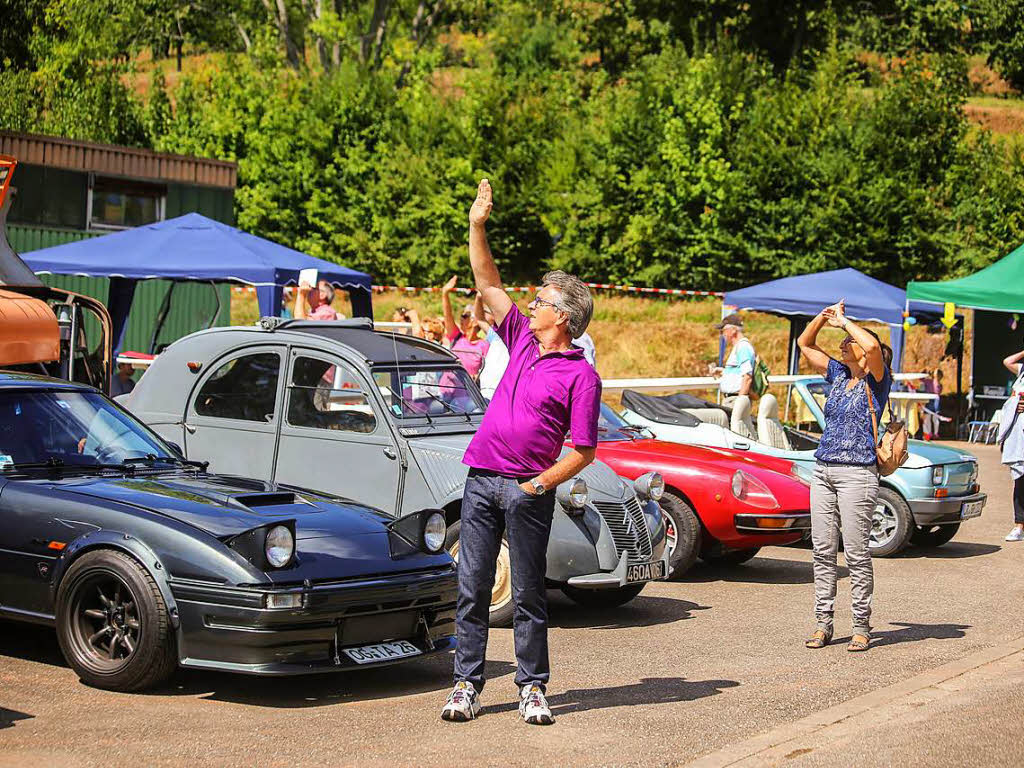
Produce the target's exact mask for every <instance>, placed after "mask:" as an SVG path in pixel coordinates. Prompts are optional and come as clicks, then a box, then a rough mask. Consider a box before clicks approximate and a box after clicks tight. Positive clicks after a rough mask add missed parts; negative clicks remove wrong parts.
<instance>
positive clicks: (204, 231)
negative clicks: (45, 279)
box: [22, 213, 373, 347]
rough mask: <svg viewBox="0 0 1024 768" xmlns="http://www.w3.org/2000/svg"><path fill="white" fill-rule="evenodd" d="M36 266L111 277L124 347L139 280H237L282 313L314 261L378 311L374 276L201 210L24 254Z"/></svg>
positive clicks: (111, 302)
mask: <svg viewBox="0 0 1024 768" xmlns="http://www.w3.org/2000/svg"><path fill="white" fill-rule="evenodd" d="M22 259H24V261H25V262H26V263H27V264H28V265H29V267H31V268H32V270H33V271H34V272H35V273H36V274H52V275H81V276H85V277H107V278H110V295H109V298H108V301H107V305H108V307H107V308H108V309H109V310H110V315H111V318H112V320H113V324H114V328H113V337H114V346H115V347H119V346H120V344H121V339H122V338H123V336H124V329H125V326H126V325H127V322H128V312H129V310H130V308H131V304H132V298H133V297H134V295H135V285H136V283H137V282H138V281H139V280H149V279H153V278H156V279H162V280H201V281H207V282H237V283H246V284H248V285H253V286H255V287H256V297H257V300H258V301H259V306H260V314H261V315H264V316H274V317H276V316H277V315H279V314H280V313H281V288H282V287H283V286H284V285H286V284H288V283H294V282H297V281H298V278H299V271H300V270H303V269H316V270H317V271H318V273H319V278H320V279H321V280H327V281H329V282H330V283H331V284H332V285H334V286H336V287H338V288H343V289H345V290H347V291H348V292H349V296H350V298H351V301H352V313H353V314H354V315H356V316H357V317H370V318H372V317H373V310H372V305H371V293H372V292H371V278H370V276H369V275H367V274H364V273H362V272H357V271H355V270H354V269H348V268H346V267H342V266H340V265H338V264H334V263H332V262H329V261H324V260H322V259H317V258H314V257H312V256H307V255H306V254H304V253H300V252H299V251H296V250H293V249H291V248H286V247H285V246H283V245H278V244H277V243H274V242H271V241H270V240H264V239H263V238H261V237H256V235H251V234H249V233H247V232H243V231H241V230H240V229H236V228H235V227H230V226H228V225H227V224H221V223H220V222H217V221H213V220H212V219H208V218H206V217H205V216H201V215H200V214H198V213H187V214H185V215H184V216H179V217H178V218H176V219H169V220H167V221H161V222H158V223H156V224H149V225H146V226H142V227H136V228H135V229H127V230H124V231H123V232H115V233H114V234H110V235H105V236H104V237H96V238H91V239H88V240H79V241H77V242H73V243H66V244H64V245H58V246H54V247H53V248H43V249H42V250H38V251H32V252H31V253H25V254H22Z"/></svg>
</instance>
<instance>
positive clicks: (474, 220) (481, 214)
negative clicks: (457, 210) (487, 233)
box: [469, 179, 494, 226]
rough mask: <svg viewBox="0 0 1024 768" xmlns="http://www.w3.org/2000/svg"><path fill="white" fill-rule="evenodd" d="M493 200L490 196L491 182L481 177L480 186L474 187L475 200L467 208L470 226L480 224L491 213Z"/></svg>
mask: <svg viewBox="0 0 1024 768" xmlns="http://www.w3.org/2000/svg"><path fill="white" fill-rule="evenodd" d="M493 205H494V202H493V200H492V197H491V183H490V182H489V181H487V179H481V181H480V186H478V187H477V189H476V200H474V201H473V205H472V207H471V208H470V209H469V223H470V225H472V226H482V225H483V223H484V222H485V221H487V217H488V216H490V215H491V207H492V206H493Z"/></svg>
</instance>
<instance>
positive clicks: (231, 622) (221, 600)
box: [171, 566, 457, 675]
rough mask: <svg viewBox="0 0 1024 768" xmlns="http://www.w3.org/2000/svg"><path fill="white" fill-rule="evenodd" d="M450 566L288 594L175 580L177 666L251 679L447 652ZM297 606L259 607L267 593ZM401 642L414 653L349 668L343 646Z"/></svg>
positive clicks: (450, 641)
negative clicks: (292, 597) (294, 597)
mask: <svg viewBox="0 0 1024 768" xmlns="http://www.w3.org/2000/svg"><path fill="white" fill-rule="evenodd" d="M456 591H457V581H456V575H455V568H454V566H453V567H449V568H443V569H432V570H429V571H423V572H417V573H406V574H398V575H393V576H385V577H378V578H370V579H358V580H352V581H345V582H333V583H325V584H311V585H309V586H308V587H296V588H293V589H264V588H258V587H225V586H220V585H213V584H206V583H199V582H189V581H183V580H176V581H172V582H171V593H172V594H173V595H174V599H175V602H176V603H177V609H178V615H179V617H180V629H179V646H178V654H179V663H180V664H181V666H183V667H198V668H203V669H217V670H224V671H229V672H241V673H245V674H253V675H299V674H308V673H312V672H336V671H347V670H352V669H364V668H368V667H374V666H384V665H387V664H394V663H398V662H399V661H412V660H414V659H417V658H421V657H422V656H424V655H429V654H434V653H441V652H444V651H448V650H451V649H452V648H454V647H455V638H454V634H455V599H456ZM282 593H283V594H296V593H298V594H301V595H302V607H301V608H295V609H267V608H265V607H263V606H264V602H265V599H266V595H267V594H282ZM397 640H406V641H408V642H410V643H412V644H413V645H415V646H416V648H417V649H418V650H419V651H420V654H419V655H416V656H408V657H404V658H400V659H390V660H385V661H376V662H372V663H369V664H357V663H356V662H355V661H353V660H352V659H350V658H349V657H348V656H347V655H346V654H345V653H344V649H345V648H350V647H360V646H365V645H372V644H376V643H382V642H388V641H397Z"/></svg>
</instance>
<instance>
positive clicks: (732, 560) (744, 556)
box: [701, 547, 761, 565]
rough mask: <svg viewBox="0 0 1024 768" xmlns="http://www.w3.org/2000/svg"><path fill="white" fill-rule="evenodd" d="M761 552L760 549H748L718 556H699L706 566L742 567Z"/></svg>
mask: <svg viewBox="0 0 1024 768" xmlns="http://www.w3.org/2000/svg"><path fill="white" fill-rule="evenodd" d="M760 551H761V548H760V547H750V548H749V549H734V550H732V551H730V552H723V553H722V554H719V555H713V554H710V553H709V554H705V555H702V556H701V560H703V561H704V562H705V563H707V564H708V565H743V563H745V562H747V560H750V559H752V558H754V557H756V556H757V553H758V552H760Z"/></svg>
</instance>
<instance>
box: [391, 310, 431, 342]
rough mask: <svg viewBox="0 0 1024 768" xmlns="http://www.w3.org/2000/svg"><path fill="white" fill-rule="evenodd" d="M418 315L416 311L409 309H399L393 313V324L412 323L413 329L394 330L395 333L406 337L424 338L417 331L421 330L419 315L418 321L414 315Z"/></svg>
mask: <svg viewBox="0 0 1024 768" xmlns="http://www.w3.org/2000/svg"><path fill="white" fill-rule="evenodd" d="M414 314H416V310H415V309H407V308H406V307H399V308H398V309H396V310H395V311H394V312H392V313H391V322H392V323H410V324H411V326H412V327H411V328H393V329H392V330H393V331H394V332H395V333H401V334H402V335H404V336H418V337H419V338H423V337H422V336H421V335H420V334H419V333H417V332H416V331H417V330H418V328H419V316H418V315H417V317H416V320H415V321H414V320H413V315H414Z"/></svg>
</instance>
